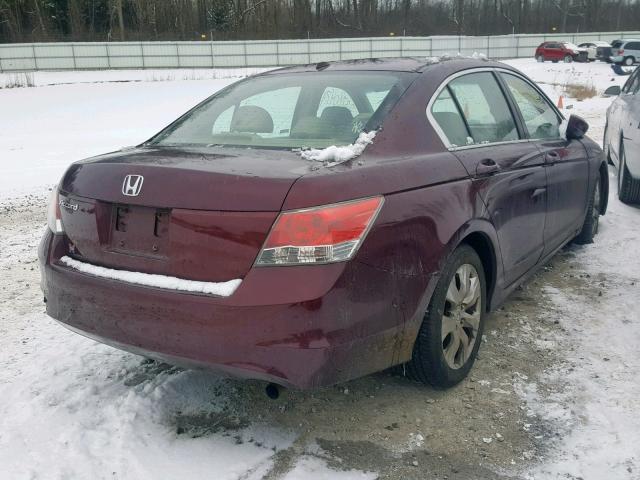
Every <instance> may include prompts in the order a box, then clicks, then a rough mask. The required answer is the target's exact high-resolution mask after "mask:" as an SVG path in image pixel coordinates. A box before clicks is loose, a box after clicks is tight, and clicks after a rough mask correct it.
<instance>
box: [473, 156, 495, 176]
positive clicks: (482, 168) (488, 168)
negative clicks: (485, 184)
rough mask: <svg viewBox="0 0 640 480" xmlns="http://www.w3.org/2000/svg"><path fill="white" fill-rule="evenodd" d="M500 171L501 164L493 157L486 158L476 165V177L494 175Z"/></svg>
mask: <svg viewBox="0 0 640 480" xmlns="http://www.w3.org/2000/svg"><path fill="white" fill-rule="evenodd" d="M498 171H500V165H498V164H497V163H496V162H495V160H493V159H492V158H485V159H484V160H482V161H481V162H480V163H478V165H477V166H476V177H480V176H486V175H493V174H494V173H496V172H498Z"/></svg>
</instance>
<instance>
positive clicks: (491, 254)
mask: <svg viewBox="0 0 640 480" xmlns="http://www.w3.org/2000/svg"><path fill="white" fill-rule="evenodd" d="M450 245H451V246H450V249H449V252H450V253H449V255H450V254H451V253H453V252H454V251H455V249H456V248H458V247H459V246H461V245H468V246H470V247H471V248H473V249H474V250H475V252H476V253H477V254H478V256H479V257H480V261H481V262H482V266H483V267H484V274H485V279H486V282H487V311H490V310H492V308H493V303H495V302H494V300H495V298H496V296H495V294H496V290H497V289H498V288H499V286H500V285H501V281H500V280H501V278H502V277H501V276H502V254H501V252H500V244H499V242H498V235H497V233H496V231H495V228H494V227H493V225H492V224H491V222H489V221H488V220H486V219H475V220H471V221H469V222H467V223H466V224H465V225H463V226H462V227H461V228H460V229H459V230H458V232H457V234H456V235H454V236H453V238H452V241H451V244H450ZM449 255H447V258H448V257H449Z"/></svg>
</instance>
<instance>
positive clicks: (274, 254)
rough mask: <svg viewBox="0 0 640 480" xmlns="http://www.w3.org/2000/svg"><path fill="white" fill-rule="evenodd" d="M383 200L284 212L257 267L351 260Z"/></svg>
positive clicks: (369, 200) (261, 254)
mask: <svg viewBox="0 0 640 480" xmlns="http://www.w3.org/2000/svg"><path fill="white" fill-rule="evenodd" d="M383 201H384V199H383V197H373V198H366V199H364V200H356V201H352V202H345V203H338V204H334V205H325V206H322V207H314V208H308V209H304V210H295V211H290V212H283V213H281V214H280V216H279V217H278V219H277V220H276V222H275V224H274V225H273V228H272V229H271V232H270V233H269V236H268V237H267V240H266V242H265V244H264V246H263V248H262V251H261V252H260V255H259V257H258V260H257V261H256V264H257V265H295V264H308V263H330V262H341V261H344V260H349V259H350V258H352V257H353V255H354V254H355V253H356V251H357V249H358V247H359V246H360V243H361V242H362V240H363V239H364V237H365V235H366V233H367V231H368V230H369V228H370V226H371V225H372V223H373V221H374V219H375V217H376V215H377V214H378V212H379V211H380V208H381V207H382V203H383Z"/></svg>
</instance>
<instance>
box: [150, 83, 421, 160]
mask: <svg viewBox="0 0 640 480" xmlns="http://www.w3.org/2000/svg"><path fill="white" fill-rule="evenodd" d="M413 78H415V74H412V73H405V72H309V73H295V74H278V75H264V76H258V77H253V78H249V79H247V80H244V81H241V82H238V83H236V84H234V85H231V86H230V87H228V88H226V89H224V90H222V91H220V92H218V93H217V94H215V95H214V96H212V97H210V98H209V99H207V100H205V101H204V102H203V103H202V104H200V105H198V106H197V107H196V108H194V109H193V110H191V111H190V112H188V113H187V114H186V115H184V116H183V117H182V118H180V119H179V120H178V121H176V122H175V123H173V124H172V125H170V126H169V127H168V128H166V129H165V130H164V131H162V132H160V134H158V135H157V136H156V137H154V138H153V139H151V141H150V142H148V144H151V145H160V146H198V147H200V146H234V147H235V146H246V147H256V148H281V149H291V148H302V147H311V148H324V147H327V146H330V145H348V144H350V143H353V142H354V141H355V139H356V138H357V137H358V135H359V134H360V133H361V132H363V131H370V130H373V129H375V128H377V127H378V126H380V124H381V121H382V119H383V118H384V116H385V115H386V114H387V113H388V112H389V110H390V109H391V107H392V106H393V105H394V104H395V103H396V101H397V100H398V98H399V97H400V96H401V95H402V93H404V91H405V90H406V88H407V87H408V85H409V84H410V82H411V80H412V79H413Z"/></svg>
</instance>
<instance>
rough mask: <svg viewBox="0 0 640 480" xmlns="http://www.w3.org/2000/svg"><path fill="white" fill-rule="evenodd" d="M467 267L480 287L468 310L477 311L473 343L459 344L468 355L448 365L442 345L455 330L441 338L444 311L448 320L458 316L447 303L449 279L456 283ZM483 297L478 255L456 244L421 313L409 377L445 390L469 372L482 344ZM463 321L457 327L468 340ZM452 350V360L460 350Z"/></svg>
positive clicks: (467, 247)
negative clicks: (471, 307)
mask: <svg viewBox="0 0 640 480" xmlns="http://www.w3.org/2000/svg"><path fill="white" fill-rule="evenodd" d="M468 266H471V267H473V268H474V269H475V272H476V273H477V277H476V278H477V280H478V282H479V288H480V295H479V300H480V303H479V304H478V303H476V304H475V310H473V311H472V312H471V314H476V312H479V321H478V328H477V331H476V332H475V333H474V334H473V335H474V337H473V340H474V342H473V344H472V345H470V347H471V348H470V350H469V349H465V348H464V347H463V345H462V344H460V348H461V349H462V353H461V354H460V355H461V356H462V358H464V357H466V356H467V354H468V358H466V359H465V360H463V361H462V360H461V364H460V366H459V367H457V368H451V366H450V365H449V363H448V360H447V359H446V358H445V348H447V347H445V343H446V341H447V339H449V342H453V333H454V332H453V330H452V333H451V334H450V335H447V336H446V338H443V337H442V328H443V317H444V315H445V311H446V309H447V308H449V309H451V310H450V311H448V312H447V318H448V319H450V320H451V319H452V318H457V317H455V314H454V312H453V309H452V307H451V305H450V304H449V300H448V299H447V292H448V290H449V286H450V284H452V282H456V283H458V282H459V280H460V278H459V276H458V272H459V269H461V268H468ZM486 296H487V289H486V281H485V274H484V269H483V265H482V261H481V260H480V257H478V254H477V253H476V251H475V250H474V249H473V248H471V247H470V246H468V245H462V246H460V247H458V248H457V249H456V250H455V251H454V252H453V254H452V255H451V258H450V259H449V261H448V262H447V265H446V266H445V267H444V269H443V270H442V275H441V276H440V279H439V280H438V284H437V286H436V289H435V291H434V292H433V296H432V297H431V302H430V303H429V307H428V308H427V312H426V313H425V315H424V319H423V321H422V326H421V327H420V331H419V332H418V337H417V338H416V342H415V345H414V347H413V355H412V358H411V361H410V362H409V363H408V364H407V373H408V375H409V376H410V377H411V378H413V379H415V380H418V381H420V382H423V383H428V384H430V385H432V386H433V387H435V388H438V389H444V388H449V387H452V386H454V385H456V384H457V383H459V382H460V381H462V380H463V379H464V378H465V377H466V376H467V375H468V373H469V371H470V370H471V367H473V364H474V362H475V359H476V355H477V353H478V349H479V348H480V344H481V343H482V331H483V328H484V321H485V316H486V308H485V306H486ZM460 308H461V309H462V310H459V311H458V314H461V312H462V311H464V312H467V313H468V312H469V310H468V309H466V308H463V307H460ZM457 321H458V320H455V322H456V325H457ZM463 324H464V321H463V320H462V319H460V327H459V328H460V329H463V330H464V332H465V335H466V336H467V338H469V339H470V338H471V335H470V331H471V330H472V329H471V328H468V327H466V326H463ZM448 347H451V345H448ZM455 350H456V353H455V354H454V359H459V355H458V353H460V350H458V348H456V349H455ZM452 351H453V350H452ZM468 352H470V353H468Z"/></svg>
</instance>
